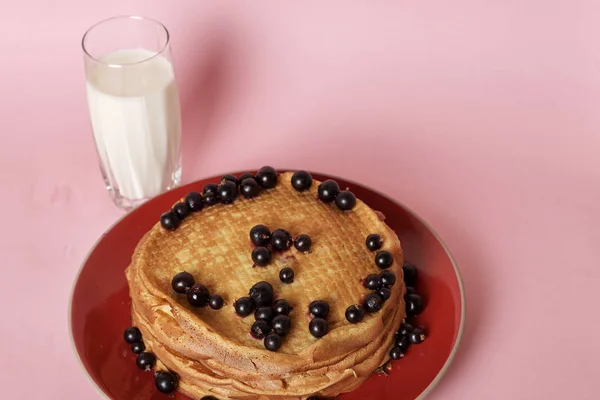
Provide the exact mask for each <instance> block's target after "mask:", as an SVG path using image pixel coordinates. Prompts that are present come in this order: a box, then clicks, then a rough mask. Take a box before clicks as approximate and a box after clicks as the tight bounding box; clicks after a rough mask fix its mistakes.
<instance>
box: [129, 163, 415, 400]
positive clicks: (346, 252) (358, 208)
mask: <svg viewBox="0 0 600 400" xmlns="http://www.w3.org/2000/svg"><path fill="white" fill-rule="evenodd" d="M291 176H292V173H290V172H288V173H283V174H280V175H279V183H278V184H277V186H276V187H275V188H273V189H269V190H265V191H263V192H261V194H260V195H259V196H258V197H256V198H254V199H245V198H242V197H241V196H240V197H238V198H237V199H236V201H235V202H234V203H233V204H227V205H225V204H218V205H214V206H210V207H205V208H204V209H203V210H202V211H200V212H197V213H193V214H191V215H190V216H188V217H187V218H186V219H185V220H184V221H183V222H182V223H181V225H180V226H179V227H178V228H177V229H176V230H174V231H167V230H165V229H163V228H162V227H161V225H160V224H159V223H157V224H156V225H155V226H154V227H153V228H152V229H151V230H150V231H149V232H148V233H147V234H146V235H145V236H144V237H143V238H142V240H141V241H140V243H139V244H138V246H137V248H136V250H135V253H134V255H133V258H132V262H131V265H130V266H129V267H128V269H127V271H126V275H127V280H128V282H129V288H130V296H131V300H132V308H131V312H132V320H133V323H134V325H135V326H137V327H138V328H139V329H140V330H141V332H142V335H143V338H144V343H145V345H146V348H147V351H151V352H153V353H154V354H155V355H156V356H157V358H158V360H159V364H158V368H159V369H160V368H162V369H168V370H170V371H172V372H174V373H176V374H177V375H178V376H179V390H180V391H181V392H183V393H185V394H187V395H188V396H190V397H192V398H194V399H200V398H201V397H202V396H206V395H213V396H215V397H217V398H219V399H305V398H308V397H310V396H312V395H319V396H325V397H331V396H335V395H337V394H339V393H342V392H347V391H350V390H352V389H354V388H356V387H357V386H359V385H360V384H361V383H362V382H363V381H364V380H365V379H367V378H368V377H369V376H370V374H371V373H372V372H373V371H374V370H375V369H376V368H378V367H379V366H381V365H382V364H384V362H386V361H387V360H388V359H389V356H388V351H389V349H390V347H391V346H392V343H393V341H394V332H395V331H396V330H397V329H398V326H399V325H400V323H401V321H402V319H403V318H404V316H405V304H404V301H403V295H404V291H405V288H404V285H403V283H402V282H403V279H402V268H401V266H402V263H403V255H402V248H401V245H400V242H399V240H398V237H397V236H396V234H395V233H394V232H393V231H392V230H391V229H390V228H389V227H388V226H387V225H386V224H385V223H384V222H383V221H382V220H381V219H380V218H379V217H378V215H377V213H376V212H375V211H374V210H372V209H371V208H369V207H368V206H367V205H366V204H365V203H363V202H362V201H360V200H357V203H356V205H355V207H354V208H353V209H352V210H349V211H341V210H339V209H338V208H337V207H336V206H335V204H334V203H324V202H322V201H320V200H318V199H317V187H318V185H319V182H318V181H316V180H315V181H313V184H312V186H311V188H310V190H308V191H304V192H298V191H296V190H295V189H294V188H293V187H292V186H291ZM197 191H201V188H200V187H198V188H197ZM259 224H262V225H266V226H268V227H269V228H270V229H271V231H273V230H274V229H277V228H281V229H285V230H287V231H289V232H290V233H291V234H292V236H294V237H295V236H297V235H298V234H301V233H303V234H307V235H309V236H310V237H311V239H312V248H311V252H310V253H301V252H299V251H297V250H296V249H294V247H293V246H292V248H291V249H289V250H287V251H284V252H281V253H278V252H275V251H274V252H273V258H272V260H271V262H270V264H269V265H268V266H266V267H264V268H261V267H256V268H253V262H252V258H251V252H252V248H253V245H252V243H251V242H250V240H249V232H250V229H251V228H252V227H253V226H255V225H259ZM371 233H378V234H380V235H381V236H382V237H383V239H384V242H383V246H382V250H388V251H390V252H391V253H392V254H393V255H394V263H393V264H392V265H391V266H390V267H389V268H388V270H389V271H392V272H393V273H394V274H395V275H396V278H397V280H396V284H395V285H394V286H392V288H391V291H392V294H391V296H390V298H389V299H388V300H387V301H386V302H385V303H384V305H383V307H382V309H381V310H380V311H378V312H377V313H373V314H367V315H366V316H365V318H364V320H363V321H361V322H360V323H357V324H351V323H349V322H348V321H347V320H346V318H345V311H346V309H347V308H348V306H350V305H352V304H360V303H362V299H363V298H364V296H365V295H367V294H368V293H370V291H369V290H368V289H366V288H364V287H363V285H362V284H361V280H362V279H364V278H365V277H366V276H367V275H368V274H371V273H379V272H381V269H379V268H378V267H377V266H376V265H375V254H376V252H372V251H370V250H368V249H367V247H366V246H365V239H366V237H367V236H368V235H369V234H371ZM282 267H291V268H292V269H293V270H294V272H295V279H294V282H293V283H291V284H285V283H282V282H281V281H280V280H279V271H280V269H281V268H282ZM181 271H187V272H189V273H191V274H192V275H193V276H194V277H195V279H196V282H200V283H202V284H204V285H206V286H207V287H208V288H209V290H210V292H211V293H215V294H220V295H221V296H222V297H223V298H224V300H225V302H226V305H225V306H224V307H223V308H222V309H220V310H212V309H211V308H209V307H204V308H194V307H191V306H190V305H189V303H188V302H187V300H186V297H185V295H181V294H177V293H175V292H174V291H173V289H172V288H171V280H172V278H173V276H174V275H175V274H177V273H178V272H181ZM258 281H267V282H269V283H271V285H272V286H273V288H274V292H275V297H276V298H281V299H286V300H288V301H289V302H290V304H292V306H293V307H294V309H293V310H292V312H291V313H290V318H291V322H292V327H291V330H290V332H289V334H288V335H287V336H285V337H284V338H283V344H282V346H281V348H280V349H279V350H278V351H276V352H272V351H269V350H266V349H265V347H264V345H263V341H262V340H257V339H254V338H253V337H252V336H251V335H250V327H251V325H252V323H253V322H254V317H253V316H252V315H250V316H248V317H246V318H241V317H239V316H238V315H236V314H235V311H234V308H233V303H234V301H235V300H236V299H238V298H240V297H243V296H247V295H248V290H249V289H250V288H251V287H252V285H254V284H255V283H256V282H258ZM313 300H324V301H327V302H328V303H329V306H330V312H329V315H328V317H327V321H328V323H329V332H328V333H327V335H325V336H324V337H322V338H319V339H317V338H315V337H313V336H312V335H311V334H310V332H309V329H308V325H309V322H310V317H309V315H308V305H309V303H310V302H311V301H313Z"/></svg>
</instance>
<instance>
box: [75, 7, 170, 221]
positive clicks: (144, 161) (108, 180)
mask: <svg viewBox="0 0 600 400" xmlns="http://www.w3.org/2000/svg"><path fill="white" fill-rule="evenodd" d="M82 47H83V53H84V61H85V75H86V82H87V85H86V86H87V100H88V108H89V114H90V120H91V123H92V131H93V135H94V140H95V143H96V150H97V152H98V158H99V161H100V171H101V173H102V177H103V178H104V183H105V185H106V188H107V189H108V192H109V193H110V195H111V197H112V199H113V201H114V202H115V204H116V205H117V206H118V207H121V208H123V209H126V210H129V209H131V208H133V207H135V206H137V205H138V204H140V203H142V202H144V201H145V200H147V199H149V198H151V197H153V196H156V195H158V194H160V193H162V192H164V191H166V190H169V189H171V188H173V187H175V186H177V185H179V183H180V181H181V111H180V106H179V95H178V91H177V86H176V84H175V75H174V72H173V65H172V62H171V52H170V44H169V31H168V30H167V28H166V27H165V26H164V25H163V24H161V23H160V22H158V21H154V20H152V19H148V18H143V17H137V16H118V17H113V18H109V19H107V20H104V21H101V22H99V23H97V24H96V25H94V26H92V27H91V28H90V29H88V31H87V32H86V33H85V35H84V36H83V40H82Z"/></svg>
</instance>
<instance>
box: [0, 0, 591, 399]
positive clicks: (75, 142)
mask: <svg viewBox="0 0 600 400" xmlns="http://www.w3.org/2000/svg"><path fill="white" fill-rule="evenodd" d="M151 3H153V2H147V1H130V2H123V1H115V0H110V1H109V0H105V1H102V2H94V3H90V2H78V1H73V0H71V1H64V0H63V1H58V2H42V1H29V0H24V1H18V2H14V3H12V4H11V5H10V6H5V7H4V9H3V12H2V14H1V16H0V19H1V20H0V32H1V33H2V45H1V48H0V49H1V50H2V52H1V53H0V54H1V55H0V57H1V58H2V67H3V70H2V75H1V76H2V77H1V78H0V96H1V97H0V103H1V106H0V113H1V118H0V133H1V135H2V143H3V145H2V146H0V160H2V166H3V168H2V170H1V172H0V183H1V184H2V190H3V191H2V194H3V195H2V196H1V197H0V202H1V203H0V205H1V206H2V209H3V210H4V211H3V212H4V216H3V218H2V220H3V225H4V229H3V230H2V233H1V235H2V236H1V238H2V240H1V241H0V254H1V256H2V266H3V272H4V273H3V277H2V288H1V290H0V300H1V304H3V315H2V321H3V323H2V326H1V328H0V333H1V335H2V339H3V340H2V342H1V344H0V354H1V356H0V371H2V373H0V383H2V385H1V387H2V398H7V399H8V398H10V399H21V398H23V399H25V398H32V397H37V398H40V396H41V398H45V399H94V398H97V395H96V394H95V391H94V389H93V387H92V386H91V385H90V384H89V382H88V381H87V379H86V377H85V375H84V373H83V372H82V371H81V370H80V369H79V366H78V363H77V361H76V359H75V357H74V355H73V354H72V350H71V346H70V342H69V335H68V327H67V305H68V300H69V293H70V289H71V285H72V282H73V279H74V276H75V274H76V272H77V270H78V268H79V265H80V263H81V261H82V260H83V259H84V257H85V255H86V254H87V252H88V251H89V249H90V247H91V246H92V245H93V244H94V242H95V240H96V239H97V238H98V237H99V235H101V234H102V232H103V231H104V230H105V229H107V228H108V227H109V226H110V225H111V224H112V223H113V222H114V221H115V220H116V219H117V218H118V217H119V216H120V215H121V213H120V212H119V211H118V210H117V209H115V208H114V207H113V206H112V204H111V203H110V202H109V200H108V196H107V195H106V193H105V192H104V188H103V187H102V183H101V179H100V174H99V171H98V167H97V163H96V155H95V152H94V148H93V141H92V136H91V133H90V128H89V122H88V117H87V109H86V103H85V92H84V80H83V65H82V55H81V52H80V48H79V40H80V36H81V35H82V34H83V32H84V31H85V29H86V28H87V27H88V26H89V25H91V24H92V23H94V22H96V21H97V20H99V19H102V18H105V17H108V16H112V15H115V14H124V13H137V14H143V15H147V16H150V17H155V18H158V19H160V20H161V21H163V22H164V23H165V24H166V25H167V26H168V27H169V28H170V30H171V33H172V38H173V53H174V58H175V67H176V70H177V73H178V81H179V86H180V88H181V98H182V104H183V118H184V149H185V150H184V180H185V181H186V182H187V181H191V180H194V179H196V178H199V177H203V176H209V175H213V174H215V173H219V172H223V171H227V170H238V169H248V168H256V167H258V166H261V165H263V164H267V163H268V164H273V165H275V166H278V167H283V166H288V167H290V168H301V167H305V168H309V169H312V170H320V171H323V172H327V173H331V174H334V175H342V176H344V177H346V178H348V179H352V180H356V181H360V182H364V183H367V184H369V185H370V186H372V187H373V188H375V189H378V190H380V191H383V192H385V193H386V194H388V195H391V196H392V197H394V198H396V199H398V200H399V201H401V202H403V203H405V204H406V205H408V206H409V207H410V208H412V209H413V210H415V211H416V212H417V213H418V214H420V215H421V216H423V217H424V218H425V219H427V220H428V221H429V222H430V223H431V224H432V225H433V226H434V227H435V228H436V229H437V230H438V232H439V233H440V234H441V236H442V237H443V238H445V240H446V242H447V244H448V245H449V247H450V248H451V250H452V252H453V253H454V255H455V257H456V259H457V261H458V263H459V265H460V267H461V270H462V272H463V277H464V281H465V284H466V289H467V327H466V332H465V337H464V340H463V345H462V348H461V351H460V352H459V354H458V356H457V358H456V362H455V364H454V366H453V368H452V369H451V371H450V372H449V373H448V375H447V376H446V378H445V379H444V380H443V381H442V383H441V384H440V386H439V387H438V388H437V389H436V390H435V391H434V392H433V393H432V394H431V396H430V399H435V400H437V399H477V400H479V399H492V400H495V399H498V400H504V399H532V398H534V399H567V398H569V399H597V398H599V397H600V380H598V378H597V375H598V371H600V365H599V364H598V360H600V340H598V338H599V337H600V320H599V319H598V318H597V315H598V309H597V308H598V304H600V295H599V294H598V293H599V292H598V291H597V289H598V287H599V286H600V269H599V265H600V246H598V241H599V239H600V161H599V155H600V23H599V18H598V16H599V15H600V6H599V5H598V3H597V2H593V1H591V0H590V1H587V2H585V1H572V2H566V1H564V2H560V1H552V0H551V1H541V0H539V1H538V0H528V1H514V0H509V1H500V0H492V1H486V2H480V1H469V0H458V1H454V2H442V1H430V2H413V3H414V4H413V3H409V2H398V3H396V4H394V5H392V4H386V2H370V4H371V5H367V3H362V2H361V3H360V4H359V3H356V2H354V3H348V2H343V3H342V2H339V3H328V4H327V5H323V4H321V3H319V4H317V3H314V4H311V5H304V6H299V5H291V4H289V3H287V2H286V3H282V2H268V3H261V4H257V3H253V5H252V6H249V5H248V6H244V5H241V4H235V5H234V4H228V3H225V2H211V1H197V0H195V1H192V0H190V1H179V2H176V4H177V6H175V5H173V4H175V2H155V3H156V4H151Z"/></svg>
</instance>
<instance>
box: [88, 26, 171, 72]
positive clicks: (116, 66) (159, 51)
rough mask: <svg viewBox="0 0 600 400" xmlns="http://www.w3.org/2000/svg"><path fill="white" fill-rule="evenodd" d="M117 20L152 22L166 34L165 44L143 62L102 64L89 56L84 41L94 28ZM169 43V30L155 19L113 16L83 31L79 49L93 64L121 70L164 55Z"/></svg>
mask: <svg viewBox="0 0 600 400" xmlns="http://www.w3.org/2000/svg"><path fill="white" fill-rule="evenodd" d="M119 19H132V20H137V21H148V22H152V23H154V24H156V25H157V26H159V27H161V28H162V29H163V30H164V31H165V34H166V39H165V42H164V44H163V46H162V47H161V48H160V50H158V51H157V52H156V53H155V54H153V55H151V56H150V57H148V58H144V59H143V60H140V61H134V62H130V63H123V64H114V63H107V62H104V61H102V60H100V59H99V58H97V57H94V56H93V55H91V54H90V52H89V51H88V50H87V49H86V47H85V40H86V38H87V37H88V34H89V33H90V32H92V31H93V30H94V29H95V28H97V27H98V26H100V25H103V24H105V23H107V22H110V21H114V20H119ZM170 42H171V34H170V33H169V30H168V29H167V27H166V26H165V25H164V24H163V23H162V22H160V21H158V20H156V19H153V18H148V17H142V16H140V15H115V16H114V17H110V18H106V19H103V20H101V21H98V22H96V23H95V24H94V25H92V26H90V27H89V28H88V29H87V30H86V31H85V33H84V34H83V37H82V38H81V48H82V49H83V53H84V54H85V55H86V56H87V57H89V58H90V59H92V60H93V61H94V62H97V63H98V64H102V65H105V66H107V67H110V68H123V67H127V66H130V65H137V64H141V63H144V62H147V61H150V60H152V59H153V58H156V57H158V56H160V55H162V54H164V53H165V52H166V51H167V49H168V48H169V44H170Z"/></svg>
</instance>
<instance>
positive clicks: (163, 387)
mask: <svg viewBox="0 0 600 400" xmlns="http://www.w3.org/2000/svg"><path fill="white" fill-rule="evenodd" d="M123 338H124V339H125V342H126V343H128V344H130V345H131V350H132V351H133V352H134V353H135V354H137V355H138V356H137V358H136V360H135V363H136V364H137V366H138V368H139V369H141V370H143V371H150V370H152V368H154V365H156V357H155V356H154V354H152V353H150V352H146V351H145V350H146V347H145V346H144V341H143V340H142V332H140V330H139V329H138V328H136V327H135V326H131V327H129V328H127V329H125V332H124V333H123ZM154 384H155V385H156V388H157V389H158V391H159V392H161V393H167V394H171V393H173V392H174V391H175V390H176V389H177V384H178V378H177V376H176V375H175V374H173V373H172V372H169V371H157V372H156V373H155V374H154Z"/></svg>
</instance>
